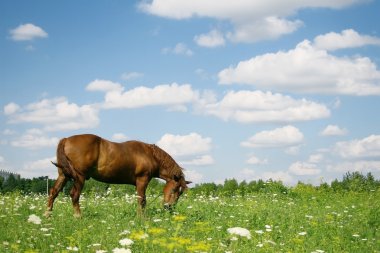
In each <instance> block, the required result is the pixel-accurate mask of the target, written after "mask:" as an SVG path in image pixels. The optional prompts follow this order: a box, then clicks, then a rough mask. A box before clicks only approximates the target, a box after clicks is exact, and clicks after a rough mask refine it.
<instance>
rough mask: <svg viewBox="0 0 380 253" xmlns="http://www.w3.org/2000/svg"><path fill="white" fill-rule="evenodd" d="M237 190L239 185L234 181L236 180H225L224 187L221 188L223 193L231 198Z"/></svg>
mask: <svg viewBox="0 0 380 253" xmlns="http://www.w3.org/2000/svg"><path fill="white" fill-rule="evenodd" d="M238 188H239V184H238V182H237V181H236V179H234V178H232V179H226V180H225V181H224V186H223V193H224V194H225V195H228V196H232V195H234V194H235V192H236V191H237V189H238Z"/></svg>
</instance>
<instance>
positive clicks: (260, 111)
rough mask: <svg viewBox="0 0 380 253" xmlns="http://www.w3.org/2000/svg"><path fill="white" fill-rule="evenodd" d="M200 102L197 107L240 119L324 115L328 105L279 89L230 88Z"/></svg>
mask: <svg viewBox="0 0 380 253" xmlns="http://www.w3.org/2000/svg"><path fill="white" fill-rule="evenodd" d="M210 101H212V99H209V100H208V102H207V103H205V104H202V105H201V106H200V108H198V111H200V113H203V114H206V115H214V116H216V117H219V118H222V119H223V120H235V121H238V122H242V123H252V122H295V121H307V120H315V119H320V118H325V117H329V116H330V111H329V109H328V108H327V107H326V106H325V105H323V104H319V103H316V102H312V101H308V100H306V99H298V100H296V99H293V98H291V97H289V96H285V95H282V94H279V93H272V92H262V91H246V90H242V91H237V92H235V91H229V92H228V93H227V94H226V95H225V96H224V97H223V99H222V100H221V101H219V102H215V103H211V102H210Z"/></svg>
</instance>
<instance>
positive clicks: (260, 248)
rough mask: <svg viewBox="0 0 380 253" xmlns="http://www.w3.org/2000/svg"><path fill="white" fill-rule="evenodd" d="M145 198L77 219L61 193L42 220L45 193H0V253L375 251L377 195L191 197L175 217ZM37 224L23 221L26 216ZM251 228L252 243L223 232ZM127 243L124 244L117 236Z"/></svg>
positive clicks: (93, 207) (110, 202)
mask: <svg viewBox="0 0 380 253" xmlns="http://www.w3.org/2000/svg"><path fill="white" fill-rule="evenodd" d="M161 199H162V197H161V196H160V197H159V198H156V197H153V196H151V197H148V206H147V210H146V214H145V217H144V218H139V217H137V211H136V207H137V205H136V199H135V197H134V196H128V197H124V196H123V197H118V196H112V194H111V196H100V197H99V196H98V197H96V196H94V195H91V196H89V195H84V197H83V196H82V198H81V206H82V214H83V217H82V218H81V219H76V218H74V217H73V215H72V214H73V209H72V205H71V200H70V199H69V198H68V197H66V196H64V195H60V196H59V197H58V198H57V200H56V202H55V207H54V211H53V214H52V217H50V218H45V217H43V213H44V211H45V205H46V196H41V195H21V194H17V193H11V194H6V195H0V252H71V251H73V250H78V251H79V252H96V251H97V250H98V252H102V251H100V250H103V252H104V251H106V252H112V251H113V250H114V249H115V248H125V249H130V250H131V251H132V252H322V251H323V252H380V238H379V236H380V232H379V229H380V228H379V227H380V190H377V191H373V192H364V193H355V192H348V193H332V192H330V193H327V192H317V191H314V192H307V191H305V192H302V191H301V192H290V193H289V194H273V193H257V194H250V195H248V196H244V197H242V196H232V197H223V196H219V197H210V196H203V195H196V196H194V195H192V192H191V190H190V191H189V192H188V194H187V196H184V197H182V198H181V199H180V201H179V203H178V205H177V206H176V208H175V210H174V212H173V213H170V212H167V211H164V210H163V209H162V206H161ZM32 214H35V215H37V216H39V217H40V218H41V224H34V223H31V222H28V218H29V216H30V215H32ZM232 227H241V228H245V229H248V230H249V231H250V233H251V238H250V239H249V238H246V237H242V236H239V235H231V234H229V233H228V232H227V229H228V228H232ZM125 238H128V239H131V240H132V241H133V244H132V245H129V246H123V245H121V244H120V242H119V241H120V240H122V239H125Z"/></svg>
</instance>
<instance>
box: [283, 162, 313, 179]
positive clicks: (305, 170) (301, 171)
mask: <svg viewBox="0 0 380 253" xmlns="http://www.w3.org/2000/svg"><path fill="white" fill-rule="evenodd" d="M289 172H290V173H292V174H294V175H297V176H306V175H308V176H312V175H318V174H320V173H321V170H320V169H318V168H317V165H315V164H313V163H305V162H295V163H293V164H291V165H290V167H289Z"/></svg>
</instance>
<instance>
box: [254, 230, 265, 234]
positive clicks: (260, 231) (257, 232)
mask: <svg viewBox="0 0 380 253" xmlns="http://www.w3.org/2000/svg"><path fill="white" fill-rule="evenodd" d="M255 233H256V234H264V231H262V230H255Z"/></svg>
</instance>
